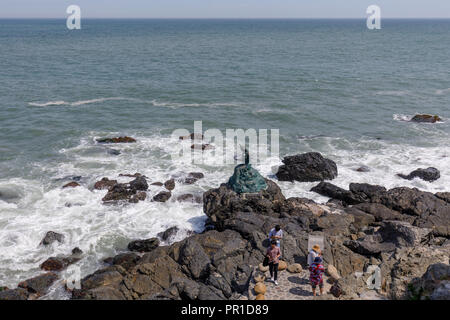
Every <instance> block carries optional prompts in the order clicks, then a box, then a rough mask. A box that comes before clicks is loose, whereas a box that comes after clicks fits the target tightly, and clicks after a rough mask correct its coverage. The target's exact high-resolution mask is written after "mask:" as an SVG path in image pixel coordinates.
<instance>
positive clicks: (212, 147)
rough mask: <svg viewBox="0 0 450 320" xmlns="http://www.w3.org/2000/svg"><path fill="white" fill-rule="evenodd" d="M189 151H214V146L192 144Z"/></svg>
mask: <svg viewBox="0 0 450 320" xmlns="http://www.w3.org/2000/svg"><path fill="white" fill-rule="evenodd" d="M191 149H194V150H202V151H204V150H212V149H214V146H212V145H210V144H193V145H191Z"/></svg>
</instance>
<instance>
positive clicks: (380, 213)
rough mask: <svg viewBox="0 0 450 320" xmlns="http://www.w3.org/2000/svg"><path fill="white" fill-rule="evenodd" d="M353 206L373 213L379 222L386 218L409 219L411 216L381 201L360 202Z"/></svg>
mask: <svg viewBox="0 0 450 320" xmlns="http://www.w3.org/2000/svg"><path fill="white" fill-rule="evenodd" d="M353 208H354V209H358V210H361V211H364V212H366V213H368V214H371V215H373V216H374V218H375V221H377V222H380V221H385V220H407V219H408V218H411V217H410V216H404V215H402V214H401V213H399V212H397V211H394V210H392V209H389V208H388V207H386V206H385V205H382V204H381V203H360V204H357V205H354V206H353ZM413 220H414V219H413Z"/></svg>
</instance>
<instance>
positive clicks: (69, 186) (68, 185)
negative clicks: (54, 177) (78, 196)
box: [63, 181, 80, 189]
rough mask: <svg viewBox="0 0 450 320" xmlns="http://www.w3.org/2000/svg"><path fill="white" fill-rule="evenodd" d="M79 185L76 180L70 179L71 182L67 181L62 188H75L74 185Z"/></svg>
mask: <svg viewBox="0 0 450 320" xmlns="http://www.w3.org/2000/svg"><path fill="white" fill-rule="evenodd" d="M79 186H80V184H79V183H78V182H75V181H72V182H69V183H67V184H65V185H63V189H65V188H76V187H79Z"/></svg>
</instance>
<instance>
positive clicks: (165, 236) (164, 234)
mask: <svg viewBox="0 0 450 320" xmlns="http://www.w3.org/2000/svg"><path fill="white" fill-rule="evenodd" d="M179 230H180V229H179V228H178V227H176V226H174V227H171V228H169V229H167V230H166V231H164V232H160V233H158V237H160V238H161V240H163V241H167V240H168V239H170V238H173V237H174V236H175V235H176V234H177V233H178V231H179Z"/></svg>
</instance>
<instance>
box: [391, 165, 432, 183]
mask: <svg viewBox="0 0 450 320" xmlns="http://www.w3.org/2000/svg"><path fill="white" fill-rule="evenodd" d="M397 176H399V177H400V178H403V179H406V180H412V179H414V178H420V179H422V180H425V181H428V182H433V181H436V180H438V179H439V178H440V177H441V173H440V172H439V170H438V169H436V168H433V167H430V168H427V169H422V168H419V169H417V170H414V171H413V172H411V173H410V174H408V175H404V174H401V173H399V174H397Z"/></svg>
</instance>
